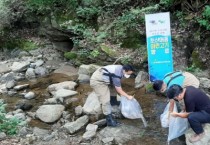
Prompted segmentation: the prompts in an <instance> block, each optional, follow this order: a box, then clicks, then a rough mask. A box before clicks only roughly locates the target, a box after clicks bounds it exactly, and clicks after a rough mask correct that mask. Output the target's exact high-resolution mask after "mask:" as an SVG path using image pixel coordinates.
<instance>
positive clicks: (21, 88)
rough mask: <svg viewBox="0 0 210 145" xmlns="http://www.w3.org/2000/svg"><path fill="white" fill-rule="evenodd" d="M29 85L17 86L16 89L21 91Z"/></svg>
mask: <svg viewBox="0 0 210 145" xmlns="http://www.w3.org/2000/svg"><path fill="white" fill-rule="evenodd" d="M28 87H29V84H24V85H18V86H15V87H14V89H15V90H16V91H20V90H23V89H25V88H28Z"/></svg>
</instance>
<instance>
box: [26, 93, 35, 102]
mask: <svg viewBox="0 0 210 145" xmlns="http://www.w3.org/2000/svg"><path fill="white" fill-rule="evenodd" d="M24 98H26V99H29V100H30V99H33V98H35V93H34V92H28V93H27V94H25V96H24Z"/></svg>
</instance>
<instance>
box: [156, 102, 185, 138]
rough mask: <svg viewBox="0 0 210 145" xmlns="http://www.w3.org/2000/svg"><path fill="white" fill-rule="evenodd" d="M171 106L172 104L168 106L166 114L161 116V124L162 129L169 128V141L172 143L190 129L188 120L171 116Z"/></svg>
mask: <svg viewBox="0 0 210 145" xmlns="http://www.w3.org/2000/svg"><path fill="white" fill-rule="evenodd" d="M169 105H170V102H169V103H168V104H167V105H166V108H165V109H164V112H163V113H162V114H161V115H160V122H161V126H162V127H165V128H166V127H169V131H168V139H167V141H168V142H169V141H171V140H172V139H174V138H177V137H179V136H181V135H183V134H184V133H185V131H186V130H187V129H188V120H187V118H180V117H173V116H171V115H170V116H169ZM173 112H178V111H177V106H176V103H174V110H173Z"/></svg>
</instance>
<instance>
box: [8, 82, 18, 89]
mask: <svg viewBox="0 0 210 145" xmlns="http://www.w3.org/2000/svg"><path fill="white" fill-rule="evenodd" d="M15 85H16V82H15V80H11V81H8V82H7V83H6V88H7V89H11V88H13V87H14V86H15Z"/></svg>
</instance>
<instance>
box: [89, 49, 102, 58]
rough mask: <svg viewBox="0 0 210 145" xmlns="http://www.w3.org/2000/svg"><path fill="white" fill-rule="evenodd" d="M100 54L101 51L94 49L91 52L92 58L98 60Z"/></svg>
mask: <svg viewBox="0 0 210 145" xmlns="http://www.w3.org/2000/svg"><path fill="white" fill-rule="evenodd" d="M99 54H100V52H99V50H97V49H94V50H93V51H91V52H90V57H93V58H96V57H98V56H99Z"/></svg>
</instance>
